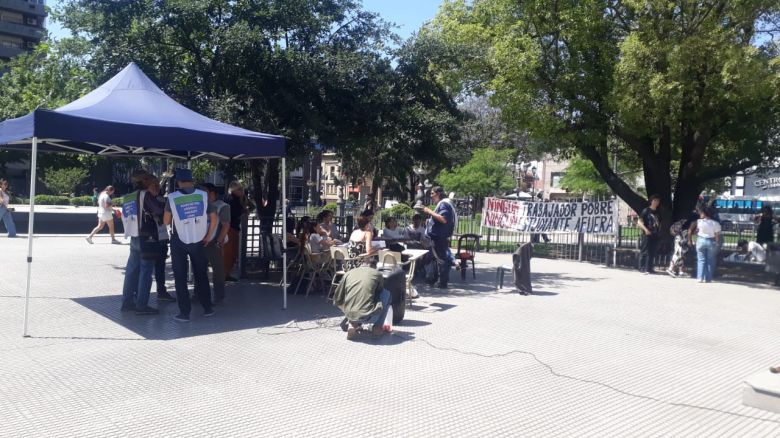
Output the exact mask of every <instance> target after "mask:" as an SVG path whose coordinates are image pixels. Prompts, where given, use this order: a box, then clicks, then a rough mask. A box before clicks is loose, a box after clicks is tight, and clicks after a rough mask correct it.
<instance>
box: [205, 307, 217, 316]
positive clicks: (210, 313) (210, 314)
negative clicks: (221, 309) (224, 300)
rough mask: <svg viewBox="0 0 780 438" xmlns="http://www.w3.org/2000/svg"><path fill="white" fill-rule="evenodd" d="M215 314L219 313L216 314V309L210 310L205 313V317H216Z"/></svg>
mask: <svg viewBox="0 0 780 438" xmlns="http://www.w3.org/2000/svg"><path fill="white" fill-rule="evenodd" d="M215 313H217V312H215V311H214V309H209V310H207V311H205V312H203V316H205V317H206V318H208V317H209V316H214V314H215Z"/></svg>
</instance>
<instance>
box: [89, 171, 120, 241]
mask: <svg viewBox="0 0 780 438" xmlns="http://www.w3.org/2000/svg"><path fill="white" fill-rule="evenodd" d="M113 194H114V187H112V186H107V187H106V188H105V189H104V190H103V191H102V192H100V196H98V213H97V217H98V224H97V226H96V227H95V228H94V229H93V230H92V232H91V233H89V236H88V237H87V242H88V243H89V244H92V243H93V242H92V238H93V237H94V236H95V234H97V233H99V232H100V231H101V230H102V229H103V228H104V227H105V226H106V225H108V233H109V234H110V235H111V243H113V244H114V245H121V242H119V241H118V240H116V237H115V236H114V204H113V202H112V201H111V196H112V195H113Z"/></svg>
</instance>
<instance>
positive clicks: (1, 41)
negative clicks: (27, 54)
mask: <svg viewBox="0 0 780 438" xmlns="http://www.w3.org/2000/svg"><path fill="white" fill-rule="evenodd" d="M23 43H24V41H22V39H21V38H15V37H12V36H8V35H0V46H2V47H10V48H12V49H21V48H22V44H23Z"/></svg>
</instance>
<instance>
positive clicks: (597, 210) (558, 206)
mask: <svg viewBox="0 0 780 438" xmlns="http://www.w3.org/2000/svg"><path fill="white" fill-rule="evenodd" d="M616 211H617V210H616V208H615V201H585V202H582V201H574V202H526V201H515V200H511V199H499V198H486V199H485V206H484V208H483V209H482V226H483V227H488V228H496V229H500V230H506V231H515V232H521V233H587V234H614V233H615V227H616V223H617V221H616V218H615V212H616Z"/></svg>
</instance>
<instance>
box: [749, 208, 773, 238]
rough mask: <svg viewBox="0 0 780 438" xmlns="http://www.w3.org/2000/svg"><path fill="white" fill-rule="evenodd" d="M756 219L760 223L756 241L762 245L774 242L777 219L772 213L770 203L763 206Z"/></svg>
mask: <svg viewBox="0 0 780 438" xmlns="http://www.w3.org/2000/svg"><path fill="white" fill-rule="evenodd" d="M754 220H755V222H756V224H758V230H756V242H758V243H759V244H760V245H763V244H766V243H772V242H774V241H775V222H776V220H775V218H774V215H773V214H772V207H770V206H768V205H765V206H763V207H761V213H760V214H758V215H756V217H755V219H754Z"/></svg>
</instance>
